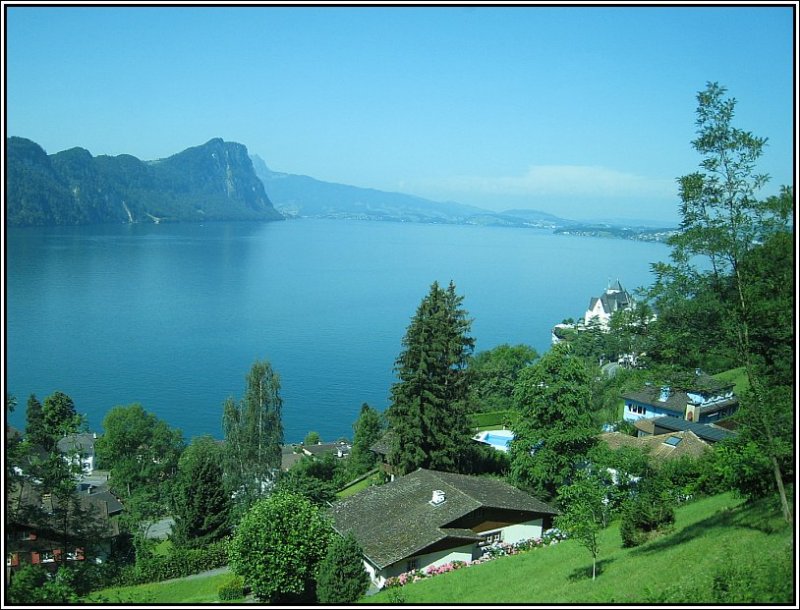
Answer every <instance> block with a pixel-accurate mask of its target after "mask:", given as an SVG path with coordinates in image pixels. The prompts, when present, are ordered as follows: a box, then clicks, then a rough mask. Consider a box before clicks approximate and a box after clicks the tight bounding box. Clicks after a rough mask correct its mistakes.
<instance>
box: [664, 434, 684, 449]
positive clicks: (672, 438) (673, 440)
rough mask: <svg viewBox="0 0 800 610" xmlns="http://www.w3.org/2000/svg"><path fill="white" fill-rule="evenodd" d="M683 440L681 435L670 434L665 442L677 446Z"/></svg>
mask: <svg viewBox="0 0 800 610" xmlns="http://www.w3.org/2000/svg"><path fill="white" fill-rule="evenodd" d="M682 440H683V439H682V438H681V437H680V436H670V437H669V438H668V439H667V440H665V441H664V444H665V445H670V446H671V447H677V446H678V444H679V443H680V442H681V441H682Z"/></svg>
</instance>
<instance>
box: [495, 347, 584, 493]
mask: <svg viewBox="0 0 800 610" xmlns="http://www.w3.org/2000/svg"><path fill="white" fill-rule="evenodd" d="M590 385H591V378H590V376H589V374H588V372H587V370H586V367H585V366H584V364H583V362H582V360H581V359H580V358H579V357H578V356H575V355H573V354H571V353H570V350H569V346H568V345H564V344H560V345H555V346H553V348H552V349H551V350H550V351H549V352H548V353H547V354H545V355H544V356H543V357H542V358H541V359H540V360H539V361H537V362H536V363H535V364H533V365H532V366H530V367H528V368H526V369H525V370H523V371H522V373H520V376H519V379H518V380H517V385H516V388H515V389H514V398H515V400H516V401H517V404H518V405H519V409H520V416H519V418H518V421H517V423H516V425H515V428H514V433H515V438H514V440H513V441H512V442H511V450H510V460H511V479H512V480H513V482H514V483H515V484H516V485H519V486H520V487H524V488H527V489H530V490H532V491H533V492H535V493H536V494H538V495H540V496H543V497H545V498H552V497H554V496H555V494H556V490H557V489H558V488H559V487H561V486H562V485H565V484H567V483H569V480H570V478H571V477H572V475H573V474H574V472H575V470H576V468H577V467H578V466H579V465H580V464H581V463H582V462H583V461H584V460H585V457H586V455H587V453H588V452H589V450H590V449H591V448H592V447H593V446H594V444H595V442H596V441H595V434H596V431H595V430H594V428H593V427H592V416H591V409H592V403H591V391H590Z"/></svg>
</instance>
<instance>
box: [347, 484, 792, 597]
mask: <svg viewBox="0 0 800 610" xmlns="http://www.w3.org/2000/svg"><path fill="white" fill-rule="evenodd" d="M791 541H792V530H791V527H790V526H788V525H787V524H785V523H784V522H783V521H782V520H781V515H780V511H779V510H776V509H775V507H772V506H768V505H767V503H760V504H758V505H756V506H753V507H748V506H744V505H742V501H741V500H737V499H734V498H733V496H732V495H731V494H722V495H719V496H714V497H712V498H704V499H701V500H698V501H696V502H693V503H691V504H688V505H685V506H682V507H680V508H679V509H678V510H677V511H676V523H675V526H674V528H673V530H672V531H671V532H670V533H668V534H666V535H664V536H662V537H661V538H658V539H655V540H652V541H650V542H648V543H647V544H644V545H642V546H641V547H638V548H634V549H623V548H622V541H621V538H620V534H619V522H615V523H612V524H611V525H610V526H609V527H608V528H607V529H605V530H604V531H603V532H602V533H601V536H600V554H599V557H598V569H599V575H598V577H597V580H595V581H592V579H591V556H590V554H589V552H588V551H587V550H586V549H585V548H584V547H582V546H580V545H579V544H578V543H577V542H575V541H572V540H568V541H565V542H562V543H560V544H558V545H555V546H552V547H548V548H543V549H536V550H533V551H531V552H529V553H525V554H522V555H516V556H512V557H502V558H499V559H496V560H494V561H492V562H489V563H486V564H483V565H479V566H473V567H469V568H466V569H463V570H459V571H456V572H451V573H448V574H444V575H441V576H436V577H433V578H431V579H429V580H423V581H420V582H417V583H414V584H411V585H406V586H405V587H402V588H401V589H400V590H399V591H397V592H396V593H394V594H393V595H394V596H397V595H400V596H402V599H403V601H404V602H405V603H409V604H414V603H545V604H555V603H642V602H645V603H646V602H648V601H649V600H652V598H653V596H655V595H658V594H659V593H660V592H662V591H665V590H668V589H670V588H671V587H676V586H678V587H681V586H684V587H687V588H691V587H697V586H698V585H700V586H702V585H708V586H710V582H711V579H712V578H713V575H714V572H715V569H719V568H724V567H726V566H731V565H744V566H747V565H750V562H752V561H753V560H755V559H758V558H762V559H763V558H765V557H767V558H769V557H773V556H781V557H782V556H783V554H784V553H791V549H792V546H791ZM390 593H391V591H383V592H381V593H379V594H377V595H376V596H373V597H369V598H365V599H363V600H362V601H363V602H365V603H387V602H389V601H391V599H392V598H391V597H390ZM694 601H696V602H697V603H703V602H709V601H712V600H702V599H698V600H694Z"/></svg>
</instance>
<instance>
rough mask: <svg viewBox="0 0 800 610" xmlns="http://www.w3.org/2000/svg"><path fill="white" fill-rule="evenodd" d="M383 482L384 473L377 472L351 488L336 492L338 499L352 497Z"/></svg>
mask: <svg viewBox="0 0 800 610" xmlns="http://www.w3.org/2000/svg"><path fill="white" fill-rule="evenodd" d="M382 480H383V473H381V472H376V473H374V474H372V475H370V476H368V477H367V478H366V479H364V480H363V481H359V482H358V483H354V484H353V485H350V486H349V487H345V488H344V489H340V490H339V491H337V492H336V497H337V498H339V499H342V498H347V497H349V496H352V495H353V494H357V493H358V492H359V491H361V490H362V489H366V488H367V487H369V486H370V485H375V484H379V483H380V482H381V481H382Z"/></svg>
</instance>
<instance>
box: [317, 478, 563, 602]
mask: <svg viewBox="0 0 800 610" xmlns="http://www.w3.org/2000/svg"><path fill="white" fill-rule="evenodd" d="M557 514H558V511H557V510H556V509H555V508H553V507H551V506H549V505H547V504H545V503H544V502H542V501H540V500H537V499H536V498H534V497H533V496H531V495H529V494H527V493H525V492H523V491H521V490H519V489H517V488H515V487H513V486H511V485H509V484H507V483H505V482H503V481H499V480H496V479H491V478H487V477H475V476H468V475H462V474H453V473H446V472H439V471H435V470H425V469H422V468H420V469H419V470H416V471H415V472H412V473H410V474H407V475H405V476H402V477H396V478H395V479H394V480H393V481H392V482H390V483H386V484H385V485H378V486H375V487H369V488H367V489H365V490H363V491H361V492H359V493H357V494H355V495H353V496H351V497H349V498H345V499H343V500H339V501H338V502H336V503H335V504H333V506H332V507H331V509H330V515H331V517H332V520H333V526H334V529H335V530H336V531H337V532H339V533H340V534H342V535H347V534H348V533H352V534H353V535H354V536H355V538H356V540H357V541H358V543H359V544H360V545H361V548H362V549H363V551H364V566H365V569H366V570H367V572H368V573H369V575H370V578H371V579H372V582H373V583H374V584H375V585H376V586H378V587H382V586H383V585H384V584H385V582H386V580H387V579H388V578H391V577H393V576H398V575H400V574H402V573H403V572H408V571H410V570H424V569H426V568H428V567H429V566H440V565H444V564H446V563H450V562H452V561H472V560H473V559H477V558H478V557H480V556H481V554H482V547H484V546H486V545H489V544H492V543H496V542H506V543H509V544H513V543H515V542H519V541H521V540H527V539H530V538H536V537H541V535H542V533H543V532H544V531H545V530H546V529H548V528H549V527H550V526H551V525H552V520H553V517H554V516H555V515H557Z"/></svg>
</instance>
